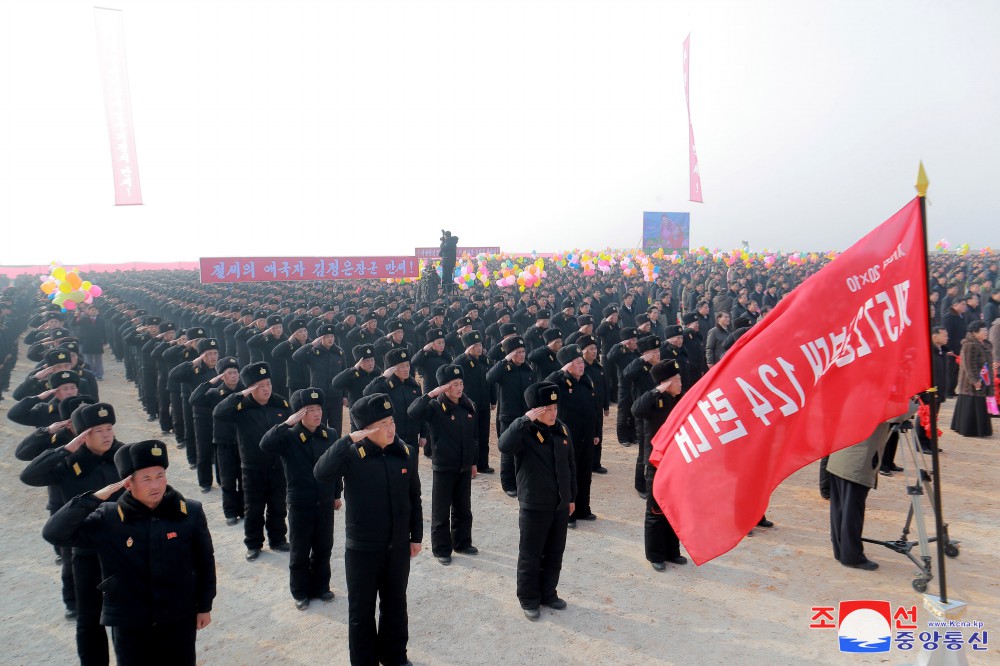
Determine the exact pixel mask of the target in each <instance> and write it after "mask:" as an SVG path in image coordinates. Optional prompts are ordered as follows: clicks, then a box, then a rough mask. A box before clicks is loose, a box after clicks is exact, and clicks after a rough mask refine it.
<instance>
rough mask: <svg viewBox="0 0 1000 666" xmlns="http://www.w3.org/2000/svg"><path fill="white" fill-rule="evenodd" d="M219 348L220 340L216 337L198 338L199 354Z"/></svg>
mask: <svg viewBox="0 0 1000 666" xmlns="http://www.w3.org/2000/svg"><path fill="white" fill-rule="evenodd" d="M218 348H219V341H218V340H216V339H215V338H202V339H200V340H198V345H197V347H196V349H197V350H198V353H199V354H204V353H205V352H207V351H209V350H212V349H216V350H217V349H218Z"/></svg>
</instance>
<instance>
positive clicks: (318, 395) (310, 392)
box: [291, 388, 326, 412]
mask: <svg viewBox="0 0 1000 666" xmlns="http://www.w3.org/2000/svg"><path fill="white" fill-rule="evenodd" d="M325 399H326V395H325V394H324V393H323V389H318V388H304V389H299V390H298V391H296V392H295V393H293V394H292V400H291V402H292V409H293V410H295V411H296V412H297V411H299V410H300V409H302V408H303V407H308V406H309V405H319V406H321V407H322V406H323V401H324V400H325Z"/></svg>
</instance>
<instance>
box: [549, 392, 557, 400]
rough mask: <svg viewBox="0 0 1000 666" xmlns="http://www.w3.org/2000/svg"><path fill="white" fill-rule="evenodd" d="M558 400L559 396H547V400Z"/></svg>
mask: <svg viewBox="0 0 1000 666" xmlns="http://www.w3.org/2000/svg"><path fill="white" fill-rule="evenodd" d="M558 399H559V396H558V395H556V394H555V393H553V394H552V395H550V396H549V400H558Z"/></svg>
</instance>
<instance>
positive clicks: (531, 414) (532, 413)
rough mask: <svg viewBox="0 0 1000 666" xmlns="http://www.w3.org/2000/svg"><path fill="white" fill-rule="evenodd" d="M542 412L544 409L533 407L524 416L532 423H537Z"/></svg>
mask: <svg viewBox="0 0 1000 666" xmlns="http://www.w3.org/2000/svg"><path fill="white" fill-rule="evenodd" d="M544 411H545V408H544V407H534V408H532V409H529V410H528V411H527V412H525V414H524V415H525V416H527V417H528V418H529V419H530V420H532V421H537V420H538V417H540V416H541V415H542V412H544Z"/></svg>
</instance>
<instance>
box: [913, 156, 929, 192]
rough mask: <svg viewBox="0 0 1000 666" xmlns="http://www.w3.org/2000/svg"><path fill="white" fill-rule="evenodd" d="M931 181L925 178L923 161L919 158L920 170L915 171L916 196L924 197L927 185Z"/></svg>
mask: <svg viewBox="0 0 1000 666" xmlns="http://www.w3.org/2000/svg"><path fill="white" fill-rule="evenodd" d="M930 184H931V182H930V181H929V180H927V172H926V171H924V161H923V160H920V171H918V172H917V186H916V187H917V196H918V197H926V196H927V186H928V185H930Z"/></svg>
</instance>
